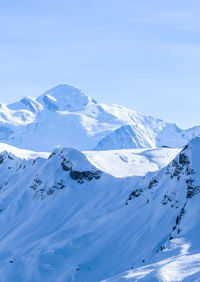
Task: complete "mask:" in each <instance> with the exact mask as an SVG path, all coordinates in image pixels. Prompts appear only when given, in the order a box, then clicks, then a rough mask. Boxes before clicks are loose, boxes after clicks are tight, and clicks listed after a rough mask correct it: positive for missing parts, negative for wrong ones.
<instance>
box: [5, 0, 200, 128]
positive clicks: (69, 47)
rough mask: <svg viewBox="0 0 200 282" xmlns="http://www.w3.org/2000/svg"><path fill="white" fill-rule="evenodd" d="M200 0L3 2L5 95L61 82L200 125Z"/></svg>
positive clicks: (38, 90) (144, 110)
mask: <svg viewBox="0 0 200 282" xmlns="http://www.w3.org/2000/svg"><path fill="white" fill-rule="evenodd" d="M199 15H200V1H199V0H167V1H166V0H98V1H97V0H84V1H83V0H56V1H55V0H34V1H33V0H29V1H27V0H17V1H16V0H14V1H13V0H6V1H0V101H1V102H4V103H11V102H14V101H16V100H19V99H21V98H23V97H24V96H32V97H37V96H39V95H41V94H42V93H43V92H45V91H46V90H48V89H49V88H52V87H54V86H56V85H58V84H61V83H66V84H70V85H73V86H75V87H78V88H80V89H82V90H83V91H84V92H85V93H86V94H87V95H89V96H91V97H93V98H95V99H96V100H97V101H99V102H101V103H115V104H121V105H123V106H125V107H129V108H131V109H133V110H135V111H137V112H140V113H144V114H151V115H154V116H157V117H160V118H162V119H164V120H166V121H169V122H174V123H177V124H178V125H179V126H181V127H182V128H187V127H191V126H195V125H200V17H199Z"/></svg>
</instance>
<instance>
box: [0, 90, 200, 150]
mask: <svg viewBox="0 0 200 282" xmlns="http://www.w3.org/2000/svg"><path fill="white" fill-rule="evenodd" d="M199 135H200V127H195V128H191V129H189V130H182V129H180V128H178V127H177V126H176V125H174V124H169V123H166V122H164V121H162V120H160V119H158V118H155V117H152V116H146V115H142V114H139V113H136V112H135V111H133V110H130V109H126V108H124V107H122V106H118V105H105V104H98V103H97V102H96V101H95V100H94V99H92V98H90V97H88V96H87V95H85V94H84V93H83V92H82V91H80V90H78V89H77V88H75V87H72V86H69V85H59V86H56V87H55V88H53V89H50V90H48V91H47V92H45V93H44V94H43V95H41V96H39V97H38V98H31V97H25V98H23V99H22V100H20V101H19V102H16V103H13V104H10V105H5V104H1V105H0V142H4V143H7V144H10V145H13V146H17V147H20V148H23V149H24V148H25V149H29V150H36V151H51V150H53V149H54V148H55V146H57V145H62V146H65V147H75V148H77V149H79V150H91V149H94V148H95V149H96V150H108V149H130V148H146V147H152V148H154V147H161V146H169V147H183V146H184V145H185V144H186V143H187V142H189V141H190V140H191V139H192V138H193V137H195V136H199Z"/></svg>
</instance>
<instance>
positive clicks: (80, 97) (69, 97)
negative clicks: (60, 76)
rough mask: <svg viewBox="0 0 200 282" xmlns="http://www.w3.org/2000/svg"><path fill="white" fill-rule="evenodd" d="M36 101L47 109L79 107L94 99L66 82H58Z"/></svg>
mask: <svg viewBox="0 0 200 282" xmlns="http://www.w3.org/2000/svg"><path fill="white" fill-rule="evenodd" d="M37 101H38V102H39V103H41V104H43V105H44V106H46V107H47V108H48V109H49V110H68V111H72V110H74V109H76V110H77V109H78V108H81V107H83V106H86V105H88V104H89V103H96V101H95V100H93V99H92V98H90V97H89V96H87V95H85V94H84V93H83V91H82V90H80V89H78V88H76V87H73V86H71V85H67V84H59V85H57V86H56V87H53V88H51V89H49V90H48V91H46V92H45V93H44V94H43V95H41V96H39V97H38V98H37Z"/></svg>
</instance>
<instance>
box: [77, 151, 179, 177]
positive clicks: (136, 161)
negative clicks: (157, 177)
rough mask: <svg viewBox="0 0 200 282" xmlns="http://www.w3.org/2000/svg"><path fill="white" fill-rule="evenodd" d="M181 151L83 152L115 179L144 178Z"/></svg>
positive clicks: (163, 165) (166, 163)
mask: <svg viewBox="0 0 200 282" xmlns="http://www.w3.org/2000/svg"><path fill="white" fill-rule="evenodd" d="M180 150H181V149H171V148H157V149H129V150H125V149H123V150H112V151H84V152H83V153H84V154H85V155H86V156H87V158H88V159H89V160H90V161H91V162H92V163H93V164H94V165H95V166H96V167H98V168H99V169H100V170H102V171H105V172H107V173H109V174H111V175H113V176H115V177H126V176H133V175H135V176H144V175H145V174H147V172H150V171H156V170H159V169H161V168H163V167H165V166H167V165H168V164H169V163H170V162H171V161H172V160H173V159H174V158H175V157H176V155H177V154H178V153H179V152H180Z"/></svg>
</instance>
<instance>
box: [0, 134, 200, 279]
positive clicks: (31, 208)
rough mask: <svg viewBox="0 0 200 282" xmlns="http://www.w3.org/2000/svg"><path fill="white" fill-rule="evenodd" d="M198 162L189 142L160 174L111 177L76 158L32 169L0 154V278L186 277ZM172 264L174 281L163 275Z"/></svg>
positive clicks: (63, 155) (70, 153) (59, 157)
mask: <svg viewBox="0 0 200 282" xmlns="http://www.w3.org/2000/svg"><path fill="white" fill-rule="evenodd" d="M199 156H200V138H196V139H194V140H192V141H191V142H190V143H189V144H188V145H187V146H186V147H185V148H184V149H183V150H182V151H181V152H180V153H179V154H178V155H177V157H176V158H175V159H174V160H173V161H172V162H171V163H170V164H169V165H168V166H167V167H166V168H163V169H162V170H161V171H159V172H154V173H148V174H147V175H146V176H145V177H129V178H115V177H112V176H111V175H108V174H106V173H104V172H102V171H101V170H100V169H98V168H97V167H96V166H95V165H94V164H92V163H91V162H90V161H89V160H88V159H87V158H86V156H85V154H83V153H81V152H79V151H78V150H75V149H65V148H57V149H56V150H54V151H53V153H52V154H51V155H50V156H49V158H48V159H43V158H37V159H35V160H19V158H17V157H15V156H13V155H11V154H7V153H5V152H3V153H1V155H0V175H1V179H0V225H1V235H0V248H1V256H0V265H1V267H0V275H1V277H4V280H5V281H15V278H16V273H17V275H18V276H17V277H18V280H19V281H50V282H51V281H72V280H74V281H89V282H90V281H92V282H94V281H100V280H104V279H107V278H109V277H113V276H114V277H115V276H116V275H118V274H120V273H123V272H125V271H127V270H128V269H131V268H133V271H129V273H130V274H131V275H134V273H136V272H135V269H136V270H137V271H139V270H140V271H142V269H143V270H144V273H143V274H145V273H146V274H150V273H151V274H152V276H151V278H152V279H154V280H155V281H157V280H156V279H157V278H156V277H159V279H160V280H159V281H181V280H180V279H179V278H180V277H183V273H184V275H185V276H184V278H186V277H188V276H191V275H195V274H196V273H198V272H199V267H197V266H198V263H199V257H200V243H199V236H198V234H199V231H200V227H199V220H200V205H199V201H200V189H199V187H200V182H199V181H200V168H199V161H200V157H199ZM173 260H174V262H175V263H177V265H179V267H180V269H182V270H184V271H182V272H181V271H179V272H178V274H177V273H176V274H177V275H178V276H177V277H178V278H176V279H177V280H174V277H175V276H176V274H174V276H171V277H172V278H171V280H170V276H169V275H168V273H169V272H168V268H166V267H167V261H168V262H170V263H172V262H173ZM185 261H188V262H189V261H191V262H192V263H193V265H195V267H194V268H193V271H187V269H186V265H185V264H184V262H185ZM148 265H151V266H148ZM145 266H146V268H145ZM162 266H163V267H164V268H162ZM168 266H170V264H169V265H168ZM170 267H171V269H173V264H172V265H171V266H170ZM155 269H156V270H155ZM176 269H177V268H176ZM148 270H149V272H148ZM125 275H127V274H125ZM167 275H168V276H167ZM181 275H182V276H181ZM118 277H121V276H118ZM133 277H134V276H133ZM135 277H136V276H135ZM141 277H142V276H138V277H137V279H139V278H141ZM117 279H118V278H117ZM167 279H168V280H167ZM147 281H148V280H147Z"/></svg>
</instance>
